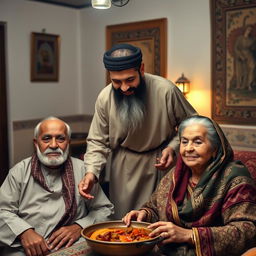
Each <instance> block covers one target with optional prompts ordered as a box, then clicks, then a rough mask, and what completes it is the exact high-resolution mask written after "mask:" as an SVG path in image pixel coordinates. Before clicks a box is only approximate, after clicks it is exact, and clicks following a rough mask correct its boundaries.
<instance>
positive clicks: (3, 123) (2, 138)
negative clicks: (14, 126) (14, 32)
mask: <svg viewBox="0 0 256 256" xmlns="http://www.w3.org/2000/svg"><path fill="white" fill-rule="evenodd" d="M5 53H6V23H4V22H0V185H1V184H2V183H3V181H4V179H5V177H6V175H7V173H8V170H9V152H8V151H9V147H8V132H7V127H8V122H7V120H8V119H7V93H6V59H5V57H6V54H5Z"/></svg>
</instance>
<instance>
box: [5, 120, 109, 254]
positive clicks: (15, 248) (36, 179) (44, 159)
mask: <svg viewBox="0 0 256 256" xmlns="http://www.w3.org/2000/svg"><path fill="white" fill-rule="evenodd" d="M70 135H71V131H70V127H69V126H68V125H67V124H66V123H64V122H63V121H62V120H60V119H58V118H55V117H50V118H47V119H45V120H43V121H42V122H40V123H39V124H38V125H37V126H36V128H35V132H34V145H35V148H36V154H34V155H33V156H32V157H29V158H27V159H24V160H23V161H21V162H20V163H18V164H16V165H15V166H14V167H13V168H12V169H11V170H10V171H9V174H8V176H7V177H6V179H5V181H4V183H3V185H2V186H1V188H0V230H1V232H0V243H1V245H2V244H3V245H4V246H5V247H4V252H3V255H4V256H24V255H27V256H39V255H40V256H41V255H47V254H48V253H49V252H50V251H52V250H58V249H60V248H61V247H63V246H65V247H69V246H71V245H72V244H73V243H75V242H77V241H78V240H79V238H80V236H81V230H82V228H83V227H86V226H88V225H91V224H93V223H95V222H99V221H104V220H107V219H108V216H110V215H111V214H112V212H113V205H112V204H111V203H110V202H109V200H108V199H107V198H106V196H105V194H104V192H103V191H102V190H101V188H100V187H99V186H98V185H96V186H94V187H93V190H92V191H91V192H92V194H93V196H94V199H93V200H86V199H84V198H83V197H81V196H80V195H79V192H78V183H79V181H80V180H81V179H82V177H83V176H84V174H85V170H84V163H83V161H81V160H79V159H75V158H72V157H69V143H70Z"/></svg>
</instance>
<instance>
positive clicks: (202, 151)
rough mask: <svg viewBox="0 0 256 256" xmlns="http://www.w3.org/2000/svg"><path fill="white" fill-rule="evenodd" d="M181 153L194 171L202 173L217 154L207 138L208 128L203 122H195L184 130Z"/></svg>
mask: <svg viewBox="0 0 256 256" xmlns="http://www.w3.org/2000/svg"><path fill="white" fill-rule="evenodd" d="M180 154H181V157H182V159H183V161H184V163H185V164H186V165H187V166H188V167H190V169H191V170H192V172H195V173H197V174H202V173H203V172H204V171H205V169H206V167H207V166H208V164H209V161H210V159H211V158H212V157H213V156H214V155H215V151H214V150H213V149H212V146H211V143H210V141H209V140H208V138H207V129H206V128H205V127H204V126H203V125H201V124H193V125H191V126H188V127H186V128H185V129H184V130H183V133H182V135H181V140H180Z"/></svg>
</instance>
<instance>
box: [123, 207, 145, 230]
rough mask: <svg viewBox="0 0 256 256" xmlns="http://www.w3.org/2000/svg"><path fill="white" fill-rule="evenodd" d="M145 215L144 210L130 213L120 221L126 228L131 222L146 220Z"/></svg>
mask: <svg viewBox="0 0 256 256" xmlns="http://www.w3.org/2000/svg"><path fill="white" fill-rule="evenodd" d="M146 217H147V213H146V211H144V210H140V211H135V210H133V211H130V212H128V213H127V214H126V215H125V216H124V217H123V218H122V221H123V222H124V223H125V224H126V226H127V227H129V226H130V224H131V220H137V221H143V220H144V219H146Z"/></svg>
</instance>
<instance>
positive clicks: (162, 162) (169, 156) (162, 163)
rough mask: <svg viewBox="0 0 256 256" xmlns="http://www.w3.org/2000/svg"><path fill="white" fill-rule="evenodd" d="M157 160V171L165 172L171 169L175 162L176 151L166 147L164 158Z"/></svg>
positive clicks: (163, 152)
mask: <svg viewBox="0 0 256 256" xmlns="http://www.w3.org/2000/svg"><path fill="white" fill-rule="evenodd" d="M156 160H157V163H156V164H155V167H156V168H157V169H159V170H163V171H164V170H167V169H169V168H170V167H171V165H172V163H173V161H174V150H173V149H172V148H171V147H166V148H165V149H164V150H163V151H162V156H161V157H160V158H157V159H156Z"/></svg>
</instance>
